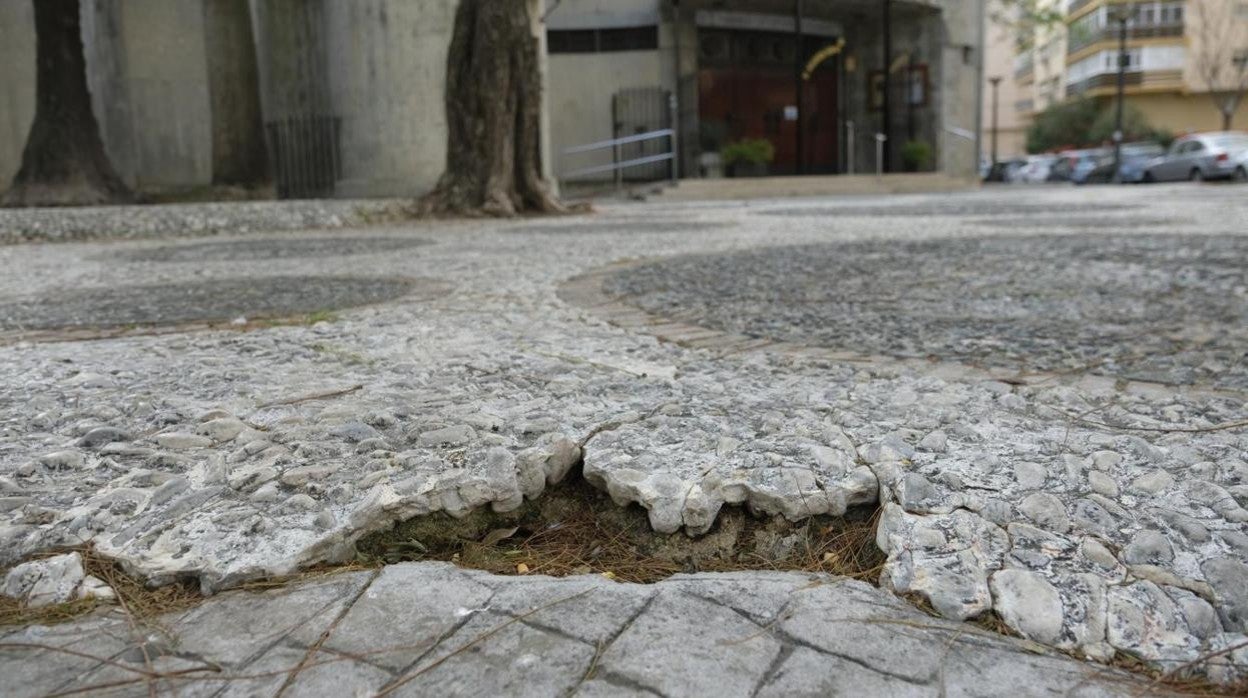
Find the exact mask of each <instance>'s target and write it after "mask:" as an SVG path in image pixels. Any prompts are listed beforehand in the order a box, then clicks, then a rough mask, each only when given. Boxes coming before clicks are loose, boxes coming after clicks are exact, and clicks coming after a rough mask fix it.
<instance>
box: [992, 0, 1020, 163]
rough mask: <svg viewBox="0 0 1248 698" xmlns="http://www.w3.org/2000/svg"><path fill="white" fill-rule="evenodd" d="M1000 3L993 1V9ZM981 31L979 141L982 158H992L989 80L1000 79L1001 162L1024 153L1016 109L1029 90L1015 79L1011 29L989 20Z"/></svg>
mask: <svg viewBox="0 0 1248 698" xmlns="http://www.w3.org/2000/svg"><path fill="white" fill-rule="evenodd" d="M998 2H999V0H992V1H991V2H990V8H991V6H992V5H994V4H996V3H998ZM988 20H989V21H988V26H987V27H986V29H985V31H984V41H985V43H986V46H985V47H984V104H983V109H984V111H983V120H982V124H983V127H982V128H983V130H982V137H981V140H980V143H981V148H982V150H983V155H984V157H985V158H988V157H991V155H992V85H991V84H990V83H989V82H988V79H989V78H992V77H999V78H1001V81H1000V83H998V86H997V101H998V107H997V157H998V158H1000V159H1004V158H1009V157H1014V156H1016V155H1021V154H1023V152H1024V147H1023V132H1024V130H1025V128H1026V120H1025V119H1024V118H1023V117H1022V115H1021V114H1020V112H1019V111H1018V109H1017V108H1016V107H1015V105H1016V104H1017V103H1018V102H1019V100H1022V99H1027V98H1028V97H1030V96H1031V95H1030V90H1029V89H1024V88H1023V87H1020V86H1019V84H1018V82H1017V81H1016V80H1015V79H1014V45H1015V36H1014V29H1013V27H1011V26H1010V25H1009V24H1008V23H1005V22H1001V21H993V15H992V14H990V15H989V18H988Z"/></svg>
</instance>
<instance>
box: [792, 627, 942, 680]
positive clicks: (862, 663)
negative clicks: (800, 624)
mask: <svg viewBox="0 0 1248 698" xmlns="http://www.w3.org/2000/svg"><path fill="white" fill-rule="evenodd" d="M776 633H777V634H779V635H780V637H781V638H782V639H783V640H784V641H785V642H786V643H789V644H791V645H796V646H798V647H802V648H805V649H808V650H810V651H812V652H817V653H819V654H821V655H823V656H825V657H833V658H836V659H840V660H843V661H846V662H849V663H850V664H854V665H857V666H860V667H862V668H863V669H866V670H867V671H870V672H871V673H873V674H879V675H880V676H885V677H888V678H890V679H896V680H898V681H901V682H903V683H908V684H911V685H913V686H926V685H928V684H930V683H931V682H932V679H931V678H930V677H929V678H927V679H916V678H914V677H913V676H905V675H903V674H895V673H893V672H891V671H888V670H885V669H881V668H879V667H877V666H875V665H874V664H872V663H870V662H868V661H865V660H863V659H859V658H858V657H854V656H852V655H848V654H842V653H840V652H834V651H832V650H829V649H827V648H825V647H820V646H818V645H816V644H813V643H810V642H807V641H806V640H802V639H800V638H796V637H793V636H792V635H790V634H789V633H787V632H785V631H784V630H781V629H779V628H777V629H776Z"/></svg>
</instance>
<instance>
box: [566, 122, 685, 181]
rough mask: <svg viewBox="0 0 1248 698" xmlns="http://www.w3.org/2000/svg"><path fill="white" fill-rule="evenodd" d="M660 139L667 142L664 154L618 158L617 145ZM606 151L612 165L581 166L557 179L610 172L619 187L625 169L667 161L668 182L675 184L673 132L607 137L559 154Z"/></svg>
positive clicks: (665, 129) (662, 130)
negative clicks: (668, 162) (610, 153)
mask: <svg viewBox="0 0 1248 698" xmlns="http://www.w3.org/2000/svg"><path fill="white" fill-rule="evenodd" d="M660 138H666V139H668V143H669V150H668V151H667V152H665V153H658V154H656V155H646V156H643V157H639V158H632V159H629V160H620V159H619V148H620V146H622V145H628V144H630V143H645V142H648V141H653V140H658V139H660ZM607 148H610V149H611V152H612V156H613V158H614V161H613V162H611V163H609V164H606V165H592V166H589V167H581V168H578V169H575V170H571V171H569V172H563V173H561V174H560V176H559V179H560V180H561V181H567V180H570V179H577V178H580V177H587V176H589V175H595V174H602V173H604V172H611V173H614V175H615V183H616V185H617V186H618V185H622V184H623V182H624V176H623V173H624V170H626V169H629V168H632V167H640V166H641V165H652V164H654V163H656V162H667V161H670V162H671V166H670V167H669V168H668V172H669V179H670V180H671V181H673V182H675V181H676V129H673V128H661V129H659V130H657V131H647V132H646V133H638V134H634V135H632V136H623V137H621V138H611V139H609V140H605V141H598V142H597V143H586V144H585V145H578V146H573V147H571V148H567V149H565V150H564V151H563V155H564V156H565V157H567V156H569V155H580V154H583V153H593V152H598V151H600V150H606V149H607Z"/></svg>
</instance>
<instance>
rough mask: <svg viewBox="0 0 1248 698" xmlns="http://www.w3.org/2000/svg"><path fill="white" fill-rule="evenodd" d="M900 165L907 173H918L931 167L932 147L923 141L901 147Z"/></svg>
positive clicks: (912, 142)
mask: <svg viewBox="0 0 1248 698" xmlns="http://www.w3.org/2000/svg"><path fill="white" fill-rule="evenodd" d="M901 164H902V165H903V166H904V167H905V168H906V171H907V172H918V171H919V170H925V169H927V168H928V167H931V165H932V146H930V145H928V144H927V143H925V142H924V141H910V142H908V143H906V144H905V145H903V146H901Z"/></svg>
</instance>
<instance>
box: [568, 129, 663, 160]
mask: <svg viewBox="0 0 1248 698" xmlns="http://www.w3.org/2000/svg"><path fill="white" fill-rule="evenodd" d="M675 134H676V132H675V131H674V130H672V129H670V128H662V129H659V130H658V131H648V132H646V133H638V134H636V135H633V136H624V137H622V138H612V139H611V140H609V141H598V142H597V143H587V144H585V145H578V146H573V147H571V148H568V149H567V150H564V151H563V154H564V155H575V154H577V153H588V152H590V151H594V150H602V149H603V148H614V147H615V146H617V145H625V144H627V143H640V142H642V141H650V140H654V139H655V138H665V137H667V136H673V135H675Z"/></svg>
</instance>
